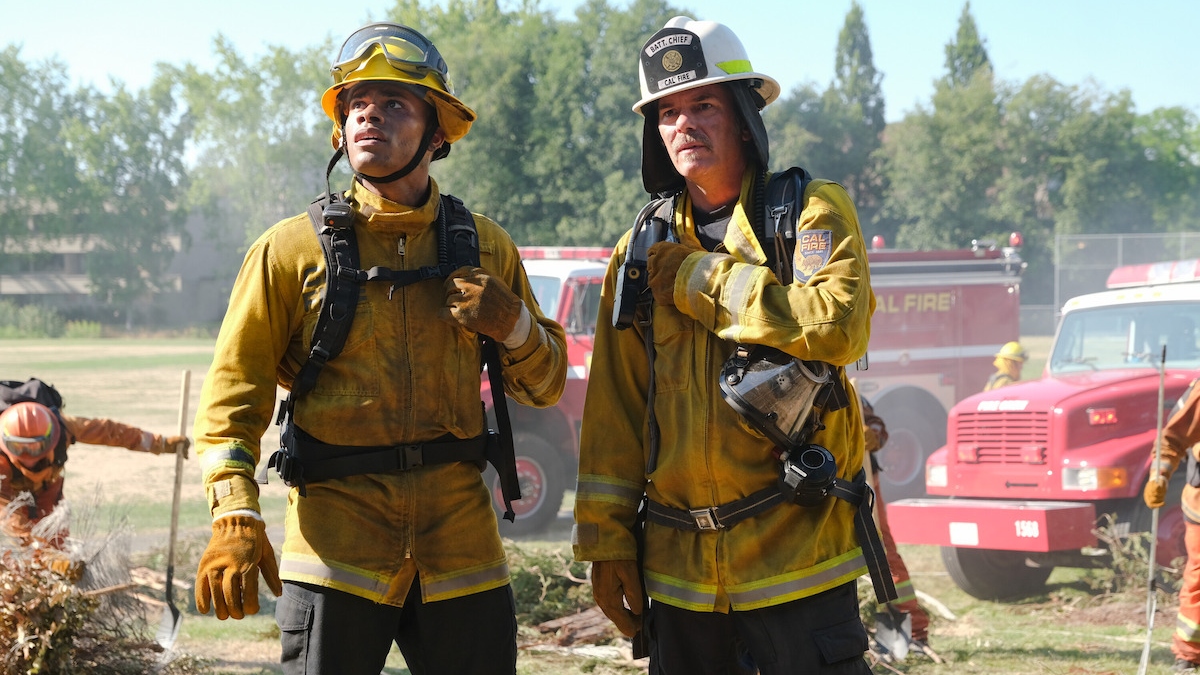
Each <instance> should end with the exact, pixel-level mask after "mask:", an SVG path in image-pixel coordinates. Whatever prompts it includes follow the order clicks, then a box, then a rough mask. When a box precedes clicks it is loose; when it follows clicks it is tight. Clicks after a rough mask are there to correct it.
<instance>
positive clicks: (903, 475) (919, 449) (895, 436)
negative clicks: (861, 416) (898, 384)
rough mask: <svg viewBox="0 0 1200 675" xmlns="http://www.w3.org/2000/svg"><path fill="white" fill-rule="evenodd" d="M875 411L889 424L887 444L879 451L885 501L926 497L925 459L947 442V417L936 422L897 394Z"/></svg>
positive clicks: (881, 403)
mask: <svg viewBox="0 0 1200 675" xmlns="http://www.w3.org/2000/svg"><path fill="white" fill-rule="evenodd" d="M875 413H876V414H877V415H879V416H880V417H882V418H883V420H884V422H885V423H886V424H887V426H888V442H887V445H885V446H883V447H882V448H880V449H879V451H878V452H877V453H876V459H878V460H879V464H880V466H881V467H883V471H881V472H880V474H879V482H880V485H881V487H882V490H881V492H883V499H884V501H887V502H891V501H895V500H897V499H906V498H909V497H925V496H926V494H925V460H926V459H927V458H928V457H929V455H930V454H932V453H933V451H934V450H936V449H938V448H939V447H941V446H942V445H945V443H946V420H945V417H944V416H943V418H942V419H941V421H940V424H938V423H935V422H933V421H931V420H930V419H929V413H928V412H927V411H925V410H923V409H922V408H921V407H920V406H918V405H913V404H912V402H910V401H906V400H897V398H895V397H892V398H890V399H889V398H885V399H884V400H883V401H881V402H880V403H879V405H877V406H875ZM939 430H940V433H939Z"/></svg>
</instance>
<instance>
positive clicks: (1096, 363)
mask: <svg viewBox="0 0 1200 675" xmlns="http://www.w3.org/2000/svg"><path fill="white" fill-rule="evenodd" d="M1197 325H1200V304H1198V303H1195V302H1191V303H1187V302H1157V303H1144V304H1124V305H1111V306H1107V307H1095V308H1090V309H1079V310H1076V311H1073V312H1069V313H1068V314H1066V315H1065V316H1064V317H1063V319H1062V326H1061V327H1060V328H1059V331H1058V338H1057V339H1056V340H1055V341H1054V350H1053V352H1052V353H1051V354H1050V373H1051V374H1053V375H1060V374H1064V373H1072V372H1079V371H1087V370H1114V369H1118V368H1156V367H1157V366H1158V361H1159V359H1160V358H1161V355H1162V348H1163V345H1166V347H1167V365H1168V366H1169V367H1173V368H1197V367H1200V347H1198V346H1197V342H1196V337H1197V336H1196V326H1197Z"/></svg>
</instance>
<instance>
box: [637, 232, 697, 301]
mask: <svg viewBox="0 0 1200 675" xmlns="http://www.w3.org/2000/svg"><path fill="white" fill-rule="evenodd" d="M695 251H696V249H694V248H691V247H688V246H685V245H684V244H677V243H675V242H673V241H660V242H658V243H657V244H654V245H653V246H651V247H650V250H649V251H646V273H647V274H648V275H649V277H648V279H647V284H648V285H649V286H650V293H651V294H653V295H654V302H656V303H658V305H659V306H661V307H674V306H675V276H676V275H677V274H679V266H680V265H682V264H683V259H684V258H686V257H688V256H689V255H691V254H692V253H694V252H695Z"/></svg>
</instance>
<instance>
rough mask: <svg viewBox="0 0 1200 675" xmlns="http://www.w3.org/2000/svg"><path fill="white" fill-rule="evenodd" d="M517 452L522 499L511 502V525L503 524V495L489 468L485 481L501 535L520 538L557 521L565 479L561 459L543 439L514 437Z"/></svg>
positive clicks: (498, 481) (525, 436)
mask: <svg viewBox="0 0 1200 675" xmlns="http://www.w3.org/2000/svg"><path fill="white" fill-rule="evenodd" d="M513 446H514V447H515V449H516V452H517V478H518V480H519V481H520V484H521V499H519V500H517V501H515V502H513V504H512V508H513V513H514V514H515V515H516V520H515V521H514V522H511V523H510V522H508V521H507V520H504V519H503V518H502V516H503V515H504V494H503V492H502V491H501V489H500V478H499V476H497V475H496V470H495V469H493V468H492V467H491V466H488V468H487V471H486V472H485V473H484V481H485V482H486V484H487V486H488V487H489V488H491V490H492V506H493V507H494V508H495V509H496V517H497V518H498V519H499V521H500V535H501V536H504V537H520V536H525V535H528V534H534V533H537V532H541V531H542V530H544V529H546V528H547V527H548V526H549V525H550V524H551V523H553V522H554V519H555V518H557V517H558V509H559V507H561V506H562V500H563V492H564V491H565V490H566V478H565V476H564V475H563V474H564V468H563V460H562V457H560V456H559V454H558V452H556V451H555V449H554V447H553V446H551V445H550V444H549V443H547V442H546V441H545V440H544V439H542V438H540V437H538V436H534V435H533V434H527V433H518V434H515V435H514V437H513Z"/></svg>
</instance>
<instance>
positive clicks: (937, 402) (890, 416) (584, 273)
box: [484, 241, 1023, 536]
mask: <svg viewBox="0 0 1200 675" xmlns="http://www.w3.org/2000/svg"><path fill="white" fill-rule="evenodd" d="M877 243H878V242H877ZM1011 243H1012V244H1013V245H1014V246H1016V245H1019V242H1018V241H1012V242H1011ZM610 253H611V249H607V248H569V247H525V248H522V249H521V255H522V258H523V259H524V261H525V270H526V272H527V273H528V275H529V278H530V282H531V284H532V285H533V289H534V293H535V294H536V295H537V298H538V302H539V303H540V304H541V307H542V311H543V312H544V313H545V314H546V315H547V316H550V317H553V318H554V319H556V320H557V321H559V322H560V323H561V324H562V325H563V327H564V328H566V332H567V349H568V355H569V359H570V371H569V373H568V379H567V387H566V391H565V393H564V394H563V398H562V400H561V401H560V402H559V403H558V405H557V406H555V407H553V408H548V409H543V410H535V409H532V408H527V407H524V406H516V405H513V406H510V414H511V415H512V416H513V427H514V435H515V439H514V440H515V445H516V450H517V472H518V474H519V475H520V477H521V494H522V495H523V498H522V499H521V500H520V501H518V502H516V503H514V505H513V507H514V510H515V512H516V515H517V520H516V522H515V523H508V522H506V521H505V522H501V523H500V530H501V533H503V534H506V535H510V536H515V535H522V534H529V533H532V532H536V531H538V530H541V529H542V528H544V527H545V526H546V525H548V524H549V523H550V522H552V521H553V520H554V519H555V517H556V516H557V513H558V510H559V508H560V506H561V504H562V499H563V493H564V491H565V490H567V489H570V488H571V487H572V486H573V485H574V481H575V471H576V466H577V458H578V452H579V424H580V418H581V416H582V414H583V399H584V394H585V392H586V388H587V373H588V365H589V360H590V358H591V350H592V338H593V334H594V332H595V324H596V315H597V308H598V306H599V299H600V287H601V285H602V283H603V280H604V272H605V266H606V265H607V262H608V257H609V255H610ZM868 258H869V261H870V265H871V284H872V287H873V289H874V291H875V296H876V301H877V303H878V304H877V307H876V310H875V315H874V317H873V318H872V327H871V343H870V349H869V352H868V359H867V361H868V363H867V365H868V368H867V369H866V370H855V367H854V366H851V367H850V370H851V375H852V376H853V377H854V378H855V380H856V384H857V387H858V389H859V391H860V392H861V393H863V394H864V395H865V396H866V397H867V398H868V399H869V400H870V401H871V402H872V404H873V405H874V407H875V410H876V412H877V413H879V414H880V415H881V416H882V417H883V418H884V419H885V420H887V424H888V430H889V432H890V440H889V441H888V445H887V447H886V448H884V450H882V451H880V457H879V459H880V463H881V464H882V465H883V467H884V471H883V473H882V474H881V481H882V483H883V493H884V498H885V499H899V498H901V497H912V496H923V495H924V494H925V492H924V474H923V469H924V466H925V459H926V457H928V456H929V455H930V454H931V453H932V452H933V451H934V450H935V449H936V448H938V447H940V446H941V445H942V444H943V443H944V442H945V430H946V416H947V410H949V408H950V406H952V405H953V404H954V403H956V402H957V401H959V400H961V399H963V398H965V397H966V396H969V395H971V394H974V393H975V392H977V391H979V390H981V389H982V388H983V386H984V384H985V383H986V382H987V378H988V375H989V374H990V373H991V372H992V360H993V357H994V355H995V353H996V352H997V351H998V350H999V349H1000V347H1001V346H1002V345H1003V344H1004V343H1005V342H1008V341H1009V340H1016V339H1017V338H1018V335H1019V322H1020V314H1019V303H1020V274H1021V270H1022V267H1023V263H1022V262H1021V260H1020V257H1019V256H1018V255H1017V253H1016V251H1015V248H1012V247H1007V248H997V247H995V246H991V245H989V244H987V243H983V244H981V245H979V246H976V247H973V248H972V249H962V250H954V251H901V250H895V249H884V248H882V246H880V247H878V248H876V249H874V250H871V251H870V252H869V254H868ZM484 384H485V387H486V378H485V382H484ZM490 399H491V397H490V395H488V394H487V393H486V391H485V396H484V400H485V401H490ZM493 486H494V488H495V489H496V491H495V494H496V504H497V505H501V504H502V502H501V501H500V499H499V494H500V493H499V492H498V486H496V485H495V483H493ZM498 510H499V511H503V509H502V508H499V509H498Z"/></svg>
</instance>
